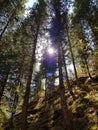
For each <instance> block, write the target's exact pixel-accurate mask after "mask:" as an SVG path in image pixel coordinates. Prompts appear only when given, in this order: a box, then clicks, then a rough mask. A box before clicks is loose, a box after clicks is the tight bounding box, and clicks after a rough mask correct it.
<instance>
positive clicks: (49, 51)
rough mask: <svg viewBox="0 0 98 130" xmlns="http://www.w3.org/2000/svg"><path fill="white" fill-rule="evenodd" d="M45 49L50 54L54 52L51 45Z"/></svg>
mask: <svg viewBox="0 0 98 130" xmlns="http://www.w3.org/2000/svg"><path fill="white" fill-rule="evenodd" d="M47 51H48V53H49V54H50V55H53V54H54V52H55V51H54V48H52V47H49V48H48V49H47Z"/></svg>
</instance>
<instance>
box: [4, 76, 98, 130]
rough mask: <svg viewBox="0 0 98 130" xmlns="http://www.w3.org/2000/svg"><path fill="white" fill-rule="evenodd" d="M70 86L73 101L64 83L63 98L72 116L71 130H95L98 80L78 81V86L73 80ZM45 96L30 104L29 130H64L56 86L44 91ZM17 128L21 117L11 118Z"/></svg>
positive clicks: (97, 110)
mask: <svg viewBox="0 0 98 130" xmlns="http://www.w3.org/2000/svg"><path fill="white" fill-rule="evenodd" d="M70 83H71V86H72V91H73V93H74V95H75V97H76V99H75V100H73V98H72V96H71V95H70V93H69V91H68V88H67V87H66V83H65V96H66V98H67V103H68V108H69V110H70V111H71V113H72V118H73V119H72V120H73V126H74V128H73V129H74V130H98V77H95V80H94V81H93V80H91V79H89V78H88V77H80V78H79V81H78V85H77V83H76V80H74V79H73V80H71V81H70ZM44 95H45V92H44V90H43V91H41V92H40V94H39V100H35V101H33V102H31V103H30V104H29V109H28V119H27V120H28V130H64V128H63V127H62V126H63V125H62V122H63V121H62V120H63V115H62V111H61V106H60V98H59V90H58V86H55V87H54V88H52V89H49V90H47V92H46V96H44ZM20 125H21V113H19V114H17V115H16V116H15V118H14V127H15V130H19V129H20ZM9 128H10V126H9ZM6 130H10V129H8V128H6Z"/></svg>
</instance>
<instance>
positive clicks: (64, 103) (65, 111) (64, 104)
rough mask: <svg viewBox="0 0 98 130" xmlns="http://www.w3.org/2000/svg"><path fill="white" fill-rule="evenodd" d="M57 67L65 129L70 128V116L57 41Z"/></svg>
mask: <svg viewBox="0 0 98 130" xmlns="http://www.w3.org/2000/svg"><path fill="white" fill-rule="evenodd" d="M58 53H59V55H58V67H59V90H60V98H61V108H62V112H63V116H64V119H63V127H64V129H65V130H72V125H70V124H72V118H71V113H70V112H69V110H68V106H67V101H66V97H65V87H64V83H63V74H62V54H61V53H62V52H61V46H60V43H59V51H58Z"/></svg>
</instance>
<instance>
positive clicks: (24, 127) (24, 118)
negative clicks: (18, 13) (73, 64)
mask: <svg viewBox="0 0 98 130" xmlns="http://www.w3.org/2000/svg"><path fill="white" fill-rule="evenodd" d="M38 32H39V26H38V28H37V33H36V37H35V40H34V49H33V52H32V57H31V61H30V67H29V72H28V79H27V84H26V91H25V96H24V101H23V106H22V125H21V130H27V109H28V101H29V94H30V85H31V80H32V73H33V65H34V63H35V51H36V44H37V38H38Z"/></svg>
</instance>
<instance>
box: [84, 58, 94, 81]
mask: <svg viewBox="0 0 98 130" xmlns="http://www.w3.org/2000/svg"><path fill="white" fill-rule="evenodd" d="M84 60H85V65H86V68H87V72H88V76H89V78H90V79H92V80H93V77H92V76H91V74H90V70H89V66H88V63H87V60H86V58H84Z"/></svg>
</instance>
